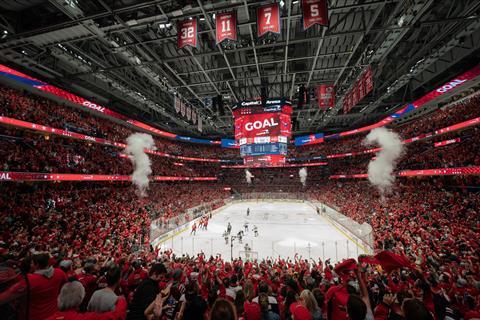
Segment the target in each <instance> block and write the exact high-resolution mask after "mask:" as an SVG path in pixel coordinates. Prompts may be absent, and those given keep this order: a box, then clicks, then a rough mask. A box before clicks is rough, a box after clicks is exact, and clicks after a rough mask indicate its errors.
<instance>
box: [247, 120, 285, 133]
mask: <svg viewBox="0 0 480 320" xmlns="http://www.w3.org/2000/svg"><path fill="white" fill-rule="evenodd" d="M276 126H278V122H275V119H274V118H270V119H265V120H263V121H254V122H247V123H246V124H245V130H247V131H252V130H253V129H256V130H258V129H264V128H267V127H276Z"/></svg>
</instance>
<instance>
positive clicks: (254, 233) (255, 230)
mask: <svg viewBox="0 0 480 320" xmlns="http://www.w3.org/2000/svg"><path fill="white" fill-rule="evenodd" d="M253 235H254V236H255V237H258V228H257V226H256V225H254V226H253Z"/></svg>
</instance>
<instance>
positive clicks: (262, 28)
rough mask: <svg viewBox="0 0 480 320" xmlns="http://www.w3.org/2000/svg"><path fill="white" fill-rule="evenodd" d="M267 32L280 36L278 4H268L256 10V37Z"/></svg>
mask: <svg viewBox="0 0 480 320" xmlns="http://www.w3.org/2000/svg"><path fill="white" fill-rule="evenodd" d="M267 32H273V33H278V34H280V32H281V31H280V8H279V6H278V3H272V4H268V5H265V6H262V7H259V8H258V9H257V35H258V37H261V36H263V35H264V34H266V33H267Z"/></svg>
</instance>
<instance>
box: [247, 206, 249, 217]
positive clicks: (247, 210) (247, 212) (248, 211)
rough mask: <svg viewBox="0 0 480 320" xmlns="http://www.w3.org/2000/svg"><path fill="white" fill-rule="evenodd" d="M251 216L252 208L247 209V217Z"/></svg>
mask: <svg viewBox="0 0 480 320" xmlns="http://www.w3.org/2000/svg"><path fill="white" fill-rule="evenodd" d="M249 215H250V208H247V217H248V216H249Z"/></svg>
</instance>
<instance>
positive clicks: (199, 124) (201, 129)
mask: <svg viewBox="0 0 480 320" xmlns="http://www.w3.org/2000/svg"><path fill="white" fill-rule="evenodd" d="M197 129H198V131H200V132H202V131H203V123H202V117H200V115H198V126H197Z"/></svg>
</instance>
